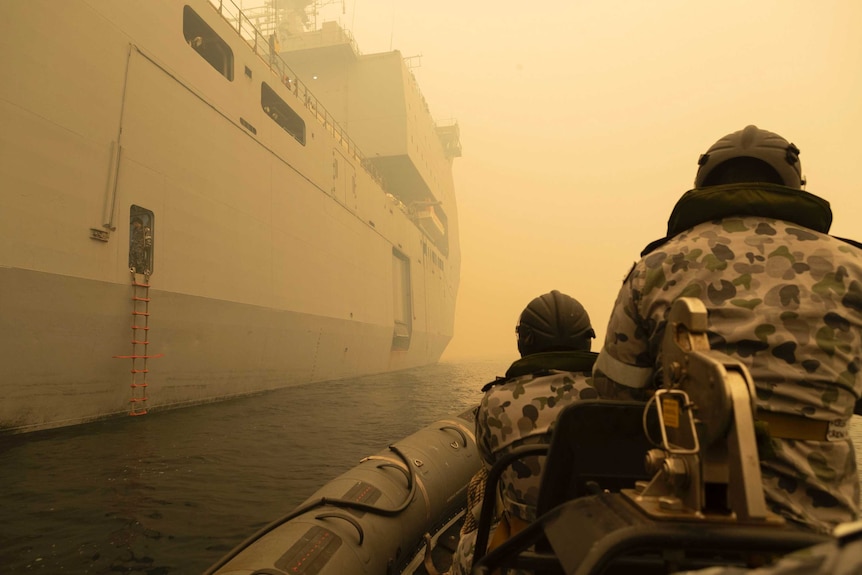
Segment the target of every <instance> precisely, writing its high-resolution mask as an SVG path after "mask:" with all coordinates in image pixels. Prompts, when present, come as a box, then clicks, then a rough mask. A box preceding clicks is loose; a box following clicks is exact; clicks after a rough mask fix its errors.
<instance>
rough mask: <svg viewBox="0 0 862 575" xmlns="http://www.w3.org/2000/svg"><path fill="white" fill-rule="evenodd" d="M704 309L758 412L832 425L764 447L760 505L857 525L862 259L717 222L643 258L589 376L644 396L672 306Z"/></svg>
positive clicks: (820, 524)
mask: <svg viewBox="0 0 862 575" xmlns="http://www.w3.org/2000/svg"><path fill="white" fill-rule="evenodd" d="M683 296H693V297H697V298H699V299H701V300H702V301H703V302H704V303H705V305H706V308H707V310H708V312H709V322H710V330H711V331H710V334H709V335H710V346H711V347H712V348H713V349H715V350H719V351H721V352H724V353H726V354H728V355H729V356H731V357H732V358H734V359H737V360H739V361H741V362H742V363H743V364H745V365H746V367H747V368H748V369H749V370H750V372H751V375H752V377H753V379H754V382H755V385H756V388H757V407H758V411H768V412H777V413H782V414H790V415H793V416H799V417H805V418H810V419H813V420H819V421H823V422H829V426H828V434H827V437H828V440H826V439H825V440H822V441H813V440H799V439H796V440H794V439H780V438H776V437H771V438H769V440H768V442H767V445H768V446H770V447H771V449H769V450H768V451H769V452H770V453H768V454H764V452H761V470H762V473H763V482H764V489H765V491H766V497H767V502H768V503H769V504H770V506H771V507H772V509H773V510H774V511H775V512H777V513H780V514H781V515H783V516H785V517H787V518H788V519H790V520H792V521H795V522H798V523H801V524H805V525H807V526H808V527H810V528H813V529H815V530H818V531H828V530H830V529H831V528H832V527H834V526H835V525H836V524H838V523H841V522H845V521H852V520H854V519H856V517H857V515H858V506H859V478H858V476H857V472H856V459H855V452H854V449H853V444H852V441H851V440H850V438H849V437H848V434H847V423H848V420H849V418H850V416H851V415H852V414H853V409H854V404H855V403H856V401H857V399H858V398H859V396H860V394H862V377H860V376H859V375H858V373H859V370H860V368H862V250H859V249H858V248H856V247H854V246H852V245H850V244H849V243H846V242H844V241H841V240H839V239H837V238H834V237H831V236H828V235H826V234H825V233H820V232H816V231H813V230H811V229H807V228H805V227H802V226H800V225H796V224H793V223H789V222H786V221H782V220H777V219H772V218H767V217H758V216H746V217H725V218H724V219H722V220H719V221H713V222H704V223H699V224H697V225H694V226H693V227H691V228H689V229H687V230H686V231H683V232H682V233H680V234H678V235H676V236H674V237H672V238H671V239H669V240H667V241H666V242H664V243H663V244H662V245H660V246H659V247H657V248H655V249H654V250H653V251H652V252H649V253H647V255H645V256H644V257H643V259H641V260H640V261H639V262H638V263H637V264H636V265H635V266H634V267H633V269H632V271H631V272H630V273H629V275H628V277H627V278H626V280H625V282H624V283H623V286H622V289H621V290H620V293H619V295H618V298H617V301H616V304H615V306H614V310H613V312H612V315H611V319H610V322H609V324H608V328H607V335H606V340H605V345H604V348H603V350H602V353H601V355H600V356H599V359H598V361H597V363H596V367H595V370H594V371H595V373H596V375H599V374H603V375H606V376H608V377H609V378H611V379H612V380H614V381H617V382H620V383H624V384H625V385H627V386H630V387H634V388H642V389H650V388H654V387H657V386H658V385H660V383H658V382H656V381H655V379H657V378H653V373H654V368H655V366H657V365H659V364H660V361H661V360H660V358H659V357H658V350H659V345H660V343H661V341H662V337H663V333H664V329H665V323H666V317H667V314H668V312H669V310H670V307H671V304H672V302H673V301H674V300H676V299H677V298H679V297H683Z"/></svg>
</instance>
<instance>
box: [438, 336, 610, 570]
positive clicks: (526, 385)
mask: <svg viewBox="0 0 862 575" xmlns="http://www.w3.org/2000/svg"><path fill="white" fill-rule="evenodd" d="M595 357H596V354H594V353H591V352H587V351H574V352H546V353H537V354H532V355H528V356H525V357H523V358H521V359H520V360H518V361H516V362H515V363H513V364H512V366H511V367H510V368H509V370H508V371H507V372H506V377H504V378H500V379H498V380H497V381H495V382H492V383H489V384H488V385H486V386H485V387H484V388H483V391H484V392H485V395H484V397H483V398H482V402H481V403H480V405H479V411H478V413H477V415H476V444H477V446H478V447H479V453H480V454H481V456H482V460H483V461H484V462H485V467H486V468H487V469H490V468H491V466H492V465H493V464H494V462H495V461H496V460H497V459H498V458H499V457H501V456H502V455H505V454H506V453H508V452H509V451H511V450H512V449H513V448H515V447H519V446H521V445H529V444H540V443H549V442H550V440H551V433H552V431H553V425H554V422H555V421H556V419H557V416H558V415H559V413H560V411H562V409H563V408H564V407H566V406H567V405H569V404H570V403H572V402H573V401H575V400H578V399H596V398H597V397H598V393H597V392H596V390H595V389H594V388H593V387H592V385H591V374H590V369H591V368H592V364H593V362H594V361H595ZM543 366H544V367H543ZM544 460H545V457H544V456H534V457H528V458H524V459H521V460H518V461H515V462H514V463H513V465H512V466H511V467H509V469H508V470H506V471H505V472H504V473H503V474H502V476H501V477H500V484H499V490H500V496H501V499H502V503H503V510H502V511H504V512H505V513H507V514H509V515H512V516H515V517H517V518H518V519H521V520H522V521H526V522H532V521H534V520H535V518H536V502H537V497H538V492H539V484H540V479H541V477H540V475H541V469H542V465H543V464H544ZM475 542H476V532H475V531H473V532H470V533H466V534H462V536H461V540H460V542H459V546H458V550H457V551H456V553H455V557H454V561H453V565H452V569H451V570H450V572H449V573H450V574H451V575H466V574H468V573H469V572H470V566H471V565H472V563H473V553H474V551H475ZM509 573H516V571H509Z"/></svg>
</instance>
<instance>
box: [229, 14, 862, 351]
mask: <svg viewBox="0 0 862 575" xmlns="http://www.w3.org/2000/svg"><path fill="white" fill-rule="evenodd" d="M246 4H249V2H246ZM334 4H337V5H336V6H333V5H330V6H327V7H325V8H324V11H323V12H322V13H321V17H322V18H324V17H325V18H324V19H337V20H339V21H341V23H342V24H343V25H344V26H345V27H347V28H348V29H350V30H352V31H353V34H354V36H355V38H356V40H357V42H358V45H359V47H360V49H361V50H362V51H363V53H373V52H379V51H387V50H390V49H398V50H400V51H401V52H402V55H403V56H404V57H407V58H409V57H412V56H421V58H415V59H413V60H412V63H413V64H415V65H416V67H415V68H414V69H413V71H414V74H415V75H416V77H417V79H418V80H419V84H420V85H421V87H422V90H423V93H424V95H425V97H426V100H427V101H428V104H429V107H430V109H431V112H432V114H433V115H434V117H435V119H437V120H438V121H443V120H447V119H449V118H454V119H457V120H458V123H459V124H460V127H461V142H462V146H463V150H464V152H463V157H461V158H458V159H456V160H455V167H454V174H455V187H456V190H457V192H458V210H459V217H460V230H461V250H462V267H461V278H462V281H461V287H460V291H459V294H458V304H457V314H456V318H455V336H454V338H453V340H452V342H451V343H450V345H449V347H448V349H447V350H446V352H445V354H444V356H443V361H447V360H460V359H468V358H492V357H493V358H497V357H511V358H514V357H515V356H516V355H517V351H516V348H515V332H514V326H515V323H516V321H517V318H518V315H519V314H520V312H521V310H522V309H523V308H524V306H525V305H526V304H527V303H528V302H529V301H530V300H531V299H532V298H533V297H535V296H537V295H539V294H541V293H545V292H547V291H549V290H551V289H558V290H561V291H563V292H566V293H568V294H570V295H572V296H574V297H575V298H577V299H579V300H580V301H581V302H582V303H583V304H584V305H585V306H586V308H587V309H588V310H589V312H590V314H591V317H592V320H593V324H594V326H595V328H596V332H597V335H598V337H597V340H596V344H595V345H594V346H593V349H594V350H595V351H598V350H599V348H600V347H601V342H602V341H603V339H604V334H605V325H606V322H607V318H608V315H609V314H610V311H611V307H612V305H613V302H614V299H615V298H616V293H617V290H618V289H619V286H620V283H621V281H622V279H623V277H624V275H625V274H626V272H627V271H628V269H629V268H630V267H631V265H632V263H633V262H634V261H635V260H636V259H637V256H638V253H639V252H640V250H641V249H642V248H643V246H644V245H645V244H647V243H648V242H649V241H651V240H653V239H656V238H658V237H660V236H663V235H664V232H665V229H666V224H667V218H668V216H669V215H670V211H671V209H672V207H673V204H674V203H675V201H676V200H677V199H678V197H679V196H680V195H681V194H682V193H683V192H685V191H686V190H688V189H689V188H691V187H692V181H693V179H694V173H695V169H696V160H697V158H698V156H699V154H701V153H702V152H704V151H705V150H706V149H707V148H708V147H709V146H710V145H711V144H712V143H713V142H714V141H715V140H716V139H718V138H719V137H721V136H723V135H725V134H727V133H729V132H733V131H736V130H739V129H742V128H743V127H744V126H745V125H747V124H756V125H757V126H759V127H761V128H765V129H768V130H771V131H773V132H777V133H779V134H781V135H782V136H784V137H785V138H787V139H788V140H790V141H792V142H794V143H795V144H796V145H797V146H799V148H800V149H801V150H802V154H801V161H802V168H803V173H804V175H805V176H806V177H807V178H808V186H807V188H806V189H807V190H808V191H810V192H812V193H815V194H817V195H819V196H821V197H823V198H824V199H826V200H828V201H829V202H830V203H831V204H832V209H833V212H834V223H833V226H832V233H833V234H835V235H839V236H843V237H850V238H855V239H857V240H859V239H862V230H860V225H859V223H858V222H859V218H860V215H862V162H860V152H862V146H860V142H862V139H860V135H862V3H860V2H856V1H855V0H843V1H826V2H816V3H815V2H813V1H810V2H808V1H800V0H790V1H788V0H781V1H778V0H760V1H758V2H749V1H724V2H710V3H706V2H689V1H683V0H674V1H670V0H666V1H656V2H641V1H634V0H632V1H605V0H590V1H571V2H561V1H560V2H546V3H526V2H517V3H516V2H487V1H474V2H464V1H462V0H457V1H456V0H436V1H434V2H428V1H423V2H420V1H419V0H392V1H391V2H381V1H370V0H358V1H356V2H348V3H347V5H346V6H345V10H344V12H343V13H342V10H341V3H340V2H336V3H334Z"/></svg>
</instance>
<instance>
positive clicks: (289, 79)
mask: <svg viewBox="0 0 862 575" xmlns="http://www.w3.org/2000/svg"><path fill="white" fill-rule="evenodd" d="M209 3H210V5H211V6H212V7H213V8H214V9H215V10H216V11H217V12H218V13H219V15H220V16H221V17H222V18H224V19H225V21H226V22H227V23H228V24H230V25H231V28H232V29H233V30H234V32H236V33H237V35H238V36H239V37H240V38H242V39H243V40H244V41H245V42H246V44H248V45H249V47H250V48H251V49H252V50H253V51H254V53H255V54H257V56H258V57H259V58H260V59H261V60H262V61H263V62H264V64H266V65H267V66H268V67H269V69H270V70H271V71H272V73H273V75H274V76H275V77H276V78H278V81H279V82H281V84H282V85H283V86H284V87H285V88H287V89H288V91H290V92H291V93H292V94H293V95H294V96H296V98H297V99H298V100H299V101H300V103H302V105H303V106H305V108H306V109H307V110H309V111H310V112H311V113H312V115H313V116H314V117H315V119H316V120H317V122H318V123H320V125H322V126H323V128H324V129H325V130H326V131H327V132H328V133H329V134H330V135H331V136H332V137H333V139H334V140H335V141H336V142H338V144H339V145H340V146H341V147H342V148H343V149H344V151H345V152H347V155H348V157H350V158H353V159H354V160H355V161H356V163H358V164H359V165H360V166H361V167H362V169H364V170H365V171H366V172H368V174H369V175H370V176H371V178H372V179H374V180H375V181H376V182H377V183H378V184H379V185H380V187H381V188H383V189H384V190H385V189H386V184H385V182H384V180H383V177H382V176H381V175H380V172H379V171H378V170H377V169H376V167H375V166H374V164H372V163H371V162H370V161H369V160H368V159H367V157H366V156H365V155H364V154H363V153H362V151H361V150H360V149H359V148H358V147H357V145H356V143H355V142H354V141H353V140H352V139H351V138H350V136H348V135H347V131H346V130H345V129H344V128H343V127H341V125H339V123H338V122H336V121H335V118H333V117H332V115H331V114H330V113H329V112H328V111H327V110H326V108H324V107H323V105H322V104H321V103H320V100H318V99H317V98H316V97H315V96H314V94H312V93H311V91H310V90H309V89H308V86H306V84H305V83H304V82H303V81H302V80H300V79H299V77H298V76H297V75H296V74H294V72H293V70H291V69H290V66H288V65H287V63H286V62H285V61H284V60H283V59H282V57H281V56H280V55H279V54H278V47H277V40H276V36H275V28H274V27H273V28H272V32H270V33H269V34H264V33H262V32H261V31H260V29H259V28H258V27H257V26H255V24H254V20H253V19H252V18H250V17H248V16H247V15H246V14H245V12H244V11H243V10H241V9H240V8H239V7H238V6H237V5H236V4H235V3H234V2H233V0H209ZM350 39H351V42H352V37H350Z"/></svg>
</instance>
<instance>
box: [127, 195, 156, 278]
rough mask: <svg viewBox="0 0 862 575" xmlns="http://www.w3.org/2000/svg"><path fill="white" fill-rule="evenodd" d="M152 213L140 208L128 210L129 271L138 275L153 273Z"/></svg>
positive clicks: (135, 207)
mask: <svg viewBox="0 0 862 575" xmlns="http://www.w3.org/2000/svg"><path fill="white" fill-rule="evenodd" d="M154 223H155V219H154V218H153V212H151V211H150V210H147V209H145V208H142V207H141V206H132V207H131V209H130V210H129V269H130V270H134V272H135V273H139V274H148V275H149V274H151V273H153V230H154V229H155V227H154V225H153V224H154Z"/></svg>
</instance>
